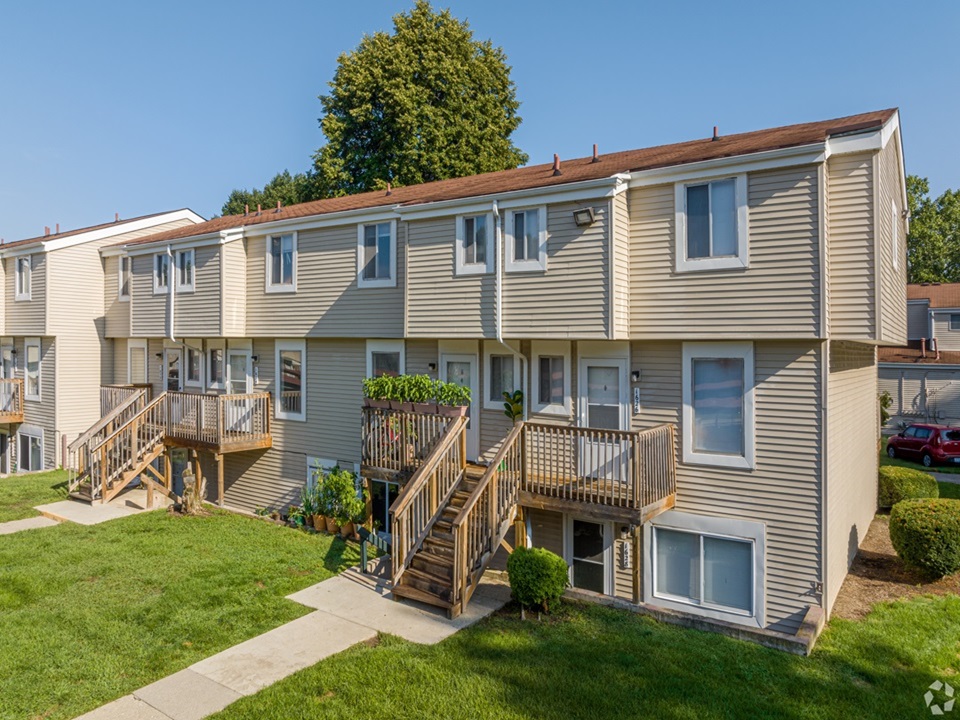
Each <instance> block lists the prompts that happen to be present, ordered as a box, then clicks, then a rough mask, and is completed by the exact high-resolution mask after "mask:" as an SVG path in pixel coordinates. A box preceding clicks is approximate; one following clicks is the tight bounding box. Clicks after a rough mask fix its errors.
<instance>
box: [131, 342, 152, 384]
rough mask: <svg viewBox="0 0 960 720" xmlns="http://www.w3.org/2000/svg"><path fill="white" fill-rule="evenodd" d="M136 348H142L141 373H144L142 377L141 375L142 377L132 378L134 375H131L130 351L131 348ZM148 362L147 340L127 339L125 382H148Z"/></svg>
mask: <svg viewBox="0 0 960 720" xmlns="http://www.w3.org/2000/svg"><path fill="white" fill-rule="evenodd" d="M136 348H140V349H141V350H143V374H144V377H142V378H134V377H132V368H133V363H131V362H130V351H131V350H133V349H136ZM148 363H149V359H148V358H147V341H146V340H135V339H130V340H127V382H128V383H130V384H131V385H136V384H139V383H144V384H146V383H148V382H149V379H148V378H149V377H150V371H149V365H148Z"/></svg>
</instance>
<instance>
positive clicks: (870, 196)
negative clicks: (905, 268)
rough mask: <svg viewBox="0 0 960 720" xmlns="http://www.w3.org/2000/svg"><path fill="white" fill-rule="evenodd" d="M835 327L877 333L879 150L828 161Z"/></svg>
mask: <svg viewBox="0 0 960 720" xmlns="http://www.w3.org/2000/svg"><path fill="white" fill-rule="evenodd" d="M827 185H828V188H829V189H828V193H829V196H830V205H829V207H828V208H827V213H828V214H829V223H830V236H829V238H828V240H827V247H828V252H829V254H830V300H829V302H830V323H831V325H830V330H831V334H832V335H833V337H835V338H850V339H875V337H876V281H875V276H876V272H875V267H874V262H875V252H874V250H875V244H874V238H873V232H874V229H873V218H874V193H873V155H872V154H871V153H861V154H856V155H834V156H833V157H831V158H830V159H829V160H828V161H827Z"/></svg>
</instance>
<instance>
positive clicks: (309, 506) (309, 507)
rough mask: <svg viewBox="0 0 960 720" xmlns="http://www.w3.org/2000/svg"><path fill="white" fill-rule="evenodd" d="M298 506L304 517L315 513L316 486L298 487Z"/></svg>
mask: <svg viewBox="0 0 960 720" xmlns="http://www.w3.org/2000/svg"><path fill="white" fill-rule="evenodd" d="M300 508H301V509H302V510H303V514H304V515H305V516H306V517H310V516H311V515H316V514H317V490H316V487H312V486H307V485H304V486H303V487H302V488H300Z"/></svg>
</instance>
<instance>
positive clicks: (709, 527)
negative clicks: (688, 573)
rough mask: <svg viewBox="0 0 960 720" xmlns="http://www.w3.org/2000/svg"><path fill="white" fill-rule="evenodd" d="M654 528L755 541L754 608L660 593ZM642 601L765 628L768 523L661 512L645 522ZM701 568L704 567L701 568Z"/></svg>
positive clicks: (673, 511) (674, 511)
mask: <svg viewBox="0 0 960 720" xmlns="http://www.w3.org/2000/svg"><path fill="white" fill-rule="evenodd" d="M655 528H663V529H665V530H678V531H681V532H691V533H695V534H698V535H701V536H702V535H710V536H713V537H719V538H729V539H731V540H740V541H746V542H751V543H752V545H753V610H752V612H749V613H747V612H740V611H737V610H735V609H732V608H731V609H730V610H721V609H718V608H716V607H711V606H704V605H699V604H697V603H694V602H691V601H689V600H684V599H681V598H676V597H673V596H661V595H658V594H657V592H656V587H657V586H656V573H657V568H656V564H657V548H656V532H654V529H655ZM643 535H644V538H643V547H644V548H645V554H646V557H645V558H644V561H643V596H644V597H643V601H644V602H645V603H647V604H651V605H658V606H661V607H666V608H671V609H674V610H680V611H682V612H688V613H692V614H695V615H702V616H704V617H709V618H713V619H715V620H724V621H727V622H732V623H736V624H738V625H749V626H751V627H760V628H762V627H763V626H764V625H765V623H766V607H765V596H766V592H765V589H766V554H767V553H766V527H765V526H764V524H763V523H759V522H753V521H750V520H739V519H736V518H720V517H710V516H707V515H695V514H693V513H685V512H679V511H677V510H669V511H667V512H665V513H663V514H662V515H658V516H657V517H655V518H653V519H652V520H651V521H650V522H648V523H646V524H645V525H644V526H643ZM701 572H702V568H701Z"/></svg>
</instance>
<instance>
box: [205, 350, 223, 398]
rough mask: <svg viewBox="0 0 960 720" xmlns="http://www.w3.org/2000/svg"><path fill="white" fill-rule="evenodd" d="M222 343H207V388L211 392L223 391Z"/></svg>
mask: <svg viewBox="0 0 960 720" xmlns="http://www.w3.org/2000/svg"><path fill="white" fill-rule="evenodd" d="M223 371H224V364H223V341H222V340H219V341H218V340H210V341H208V342H207V387H208V388H211V389H212V390H223V389H224V383H223Z"/></svg>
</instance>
